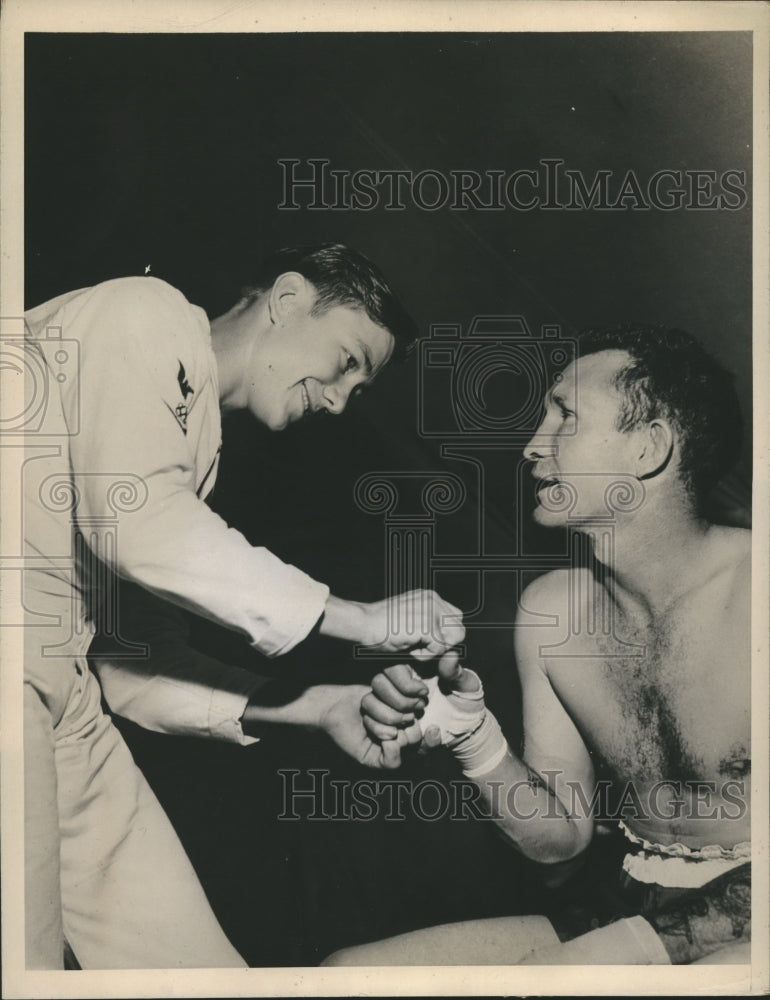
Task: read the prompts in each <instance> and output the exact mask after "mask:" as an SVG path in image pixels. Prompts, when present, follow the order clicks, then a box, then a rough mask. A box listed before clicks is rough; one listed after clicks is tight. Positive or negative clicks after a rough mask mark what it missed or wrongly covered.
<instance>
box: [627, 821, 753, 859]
mask: <svg viewBox="0 0 770 1000" xmlns="http://www.w3.org/2000/svg"><path fill="white" fill-rule="evenodd" d="M619 825H620V829H621V830H622V831H623V833H624V834H625V835H626V838H627V839H628V840H630V841H631V843H632V844H641V846H642V847H643V848H644V850H645V851H649V852H650V853H651V854H661V855H667V856H668V857H673V858H689V859H691V860H692V861H710V860H715V859H717V858H719V859H722V860H725V861H737V860H741V859H744V858H745V859H746V860H747V861H748V860H750V858H751V841H750V840H744V841H743V842H742V843H740V844H736V845H735V847H722V845H721V844H709V845H708V846H707V847H697V848H696V847H688V846H687V845H686V844H679V843H677V844H656V843H653V841H651V840H645V839H644V838H643V837H637V835H636V834H635V833H632V832H631V831H630V830H629V829H628V827H627V826H626V824H625V823H624V822H623V820H621V821H620V824H619Z"/></svg>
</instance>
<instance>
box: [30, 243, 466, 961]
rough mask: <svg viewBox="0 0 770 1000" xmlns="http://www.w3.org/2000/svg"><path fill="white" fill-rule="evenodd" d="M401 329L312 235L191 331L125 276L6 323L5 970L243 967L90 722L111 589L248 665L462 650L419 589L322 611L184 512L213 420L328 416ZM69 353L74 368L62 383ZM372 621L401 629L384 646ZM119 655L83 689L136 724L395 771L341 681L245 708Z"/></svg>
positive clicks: (387, 353) (200, 509)
mask: <svg viewBox="0 0 770 1000" xmlns="http://www.w3.org/2000/svg"><path fill="white" fill-rule="evenodd" d="M413 333H414V328H413V325H412V323H411V321H410V320H409V317H408V316H407V314H406V313H405V311H404V310H403V307H402V306H401V305H400V303H399V302H398V300H397V299H396V298H395V297H394V295H393V293H392V292H391V290H390V289H389V287H388V286H387V284H386V283H385V281H384V279H383V278H382V276H381V274H380V273H379V272H378V271H377V269H376V268H375V267H374V266H373V265H372V264H371V263H370V262H369V261H367V260H366V259H365V258H363V257H362V256H361V255H359V254H357V253H355V252H354V251H351V250H349V249H348V248H345V247H343V246H340V245H333V244H325V245H322V246H320V247H315V248H297V249H294V250H288V251H281V252H280V253H279V254H276V255H275V256H274V257H273V258H271V259H270V260H269V261H267V262H266V264H265V266H264V269H263V271H262V273H261V275H260V277H259V279H258V281H257V283H256V284H255V286H254V287H253V288H252V289H250V290H248V291H247V292H246V293H245V294H244V296H243V298H242V299H241V301H239V302H238V303H237V304H236V305H235V306H234V307H233V308H232V309H231V310H230V311H229V312H228V313H226V314H225V315H224V316H221V317H219V318H218V319H217V320H215V321H213V322H212V323H211V324H209V321H208V319H207V317H206V315H205V313H204V312H203V311H202V310H201V309H199V308H197V307H196V306H193V305H191V304H190V303H189V302H188V301H187V300H186V299H185V298H184V296H183V295H182V294H181V293H180V292H178V291H177V290H176V289H174V288H172V287H171V286H169V285H167V284H165V283H164V282H162V281H158V280H156V279H154V278H147V277H145V278H124V279H118V280H115V281H108V282H105V283H103V284H101V285H97V286H95V287H93V288H86V289H82V290H80V291H76V292H72V293H68V294H65V295H62V296H60V297H59V298H57V299H54V300H52V301H50V302H47V303H45V304H43V305H41V306H39V307H37V308H36V309H33V310H31V311H30V312H29V313H28V315H27V350H28V352H29V357H30V366H29V369H28V370H29V371H36V372H37V373H38V376H39V379H38V381H39V383H40V384H39V385H37V386H36V389H38V390H39V389H40V388H41V386H42V389H43V392H44V396H43V399H44V411H45V412H44V419H43V423H42V425H41V428H40V432H39V433H38V434H37V435H36V436H35V450H34V453H31V457H30V458H29V459H28V460H27V462H26V463H25V468H24V477H23V485H24V524H25V531H24V535H25V538H24V543H25V557H26V566H27V567H28V568H27V570H26V571H25V582H24V607H25V624H26V627H25V788H26V792H25V827H26V857H25V867H26V879H27V891H26V926H27V954H26V964H27V967H28V968H34V969H55V968H61V967H62V963H63V952H64V943H65V940H66V942H67V944H68V945H69V946H70V948H71V949H72V950H73V951H74V953H75V955H76V957H77V960H78V962H79V964H80V965H81V967H82V968H136V967H148V968H157V967H172V968H173V967H207V966H242V965H243V964H244V962H243V960H242V959H241V958H240V956H239V955H238V954H237V952H236V951H235V950H234V949H233V948H232V946H231V945H230V944H229V942H228V941H227V939H226V938H225V936H224V934H223V932H222V931H221V929H220V928H219V925H218V923H217V921H216V919H215V917H214V915H213V913H212V912H211V910H210V908H209V906H208V903H207V901H206V899H205V896H204V894H203V891H202V889H201V887H200V885H199V883H198V880H197V878H196V876H195V874H194V872H193V870H192V867H191V866H190V864H189V861H188V859H187V858H186V856H185V854H184V851H183V849H182V846H181V844H180V843H179V841H178V839H177V838H176V835H175V834H174V831H173V830H172V828H171V826H170V824H169V822H168V820H167V818H166V816H165V814H164V813H163V811H162V809H161V808H160V805H159V804H158V802H157V800H156V799H155V797H154V796H153V794H152V792H151V791H150V789H149V787H148V785H147V783H146V781H145V779H144V778H143V776H142V774H141V773H140V772H139V770H138V769H137V768H136V766H135V765H134V763H133V760H132V759H131V756H130V754H129V752H128V749H127V748H126V746H125V744H124V742H123V740H122V738H121V737H120V735H119V733H118V732H117V730H116V729H115V727H114V726H113V724H112V723H111V721H110V719H109V717H108V716H107V715H105V714H104V713H103V712H102V709H101V704H100V702H101V692H100V689H99V684H98V683H97V681H96V679H95V678H94V676H93V675H92V674H91V673H90V672H89V669H88V666H87V664H86V660H85V656H86V653H87V651H88V648H89V645H90V642H91V639H92V634H93V631H94V625H93V622H94V619H95V618H97V617H101V620H102V623H103V624H104V623H105V622H106V625H107V631H111V632H112V634H113V635H115V636H118V637H119V636H120V631H121V626H120V620H119V619H118V620H117V621H116V620H115V614H116V608H117V607H118V604H117V600H116V592H117V590H118V589H120V588H121V587H123V586H124V583H123V581H130V584H128V586H130V587H131V588H134V598H135V600H134V602H133V604H134V607H136V606H137V604H138V605H141V604H144V605H145V609H144V612H142V613H146V614H147V616H148V618H149V619H152V616H153V614H154V613H156V612H158V614H160V618H158V617H156V619H155V621H156V623H157V621H160V620H162V619H164V616H165V620H169V619H168V616H167V613H166V612H159V611H158V609H159V608H160V607H161V606H165V605H166V604H167V602H171V604H172V605H177V606H179V607H181V608H184V609H187V610H188V611H193V612H195V613H197V614H200V615H203V616H205V617H208V618H211V619H212V620H214V621H216V622H219V623H220V624H223V625H225V626H228V627H229V628H231V629H234V630H236V631H238V632H240V633H242V634H243V635H244V636H246V637H247V639H248V641H249V642H250V643H251V644H252V645H253V647H254V648H255V649H257V650H259V651H260V652H262V653H264V654H266V655H268V656H277V655H280V654H282V653H285V652H287V651H288V650H290V649H292V648H293V647H294V646H295V645H296V644H297V643H299V642H301V641H302V640H303V639H304V638H305V637H306V636H307V634H308V633H309V632H310V630H311V629H312V628H313V627H314V626H316V625H318V628H319V631H320V632H321V633H322V634H326V635H329V636H335V637H338V638H341V639H345V640H349V641H350V642H354V643H360V644H364V645H368V646H372V647H374V648H377V649H380V650H382V651H386V652H396V651H401V650H403V651H411V652H412V654H413V655H415V656H417V657H418V658H428V657H431V656H435V655H437V654H439V653H441V652H443V651H444V650H446V649H447V648H449V647H451V646H453V645H455V644H456V643H457V642H459V641H461V640H462V637H463V629H462V625H461V615H460V613H459V612H458V611H457V609H456V608H454V607H452V606H451V605H449V604H447V603H446V602H443V601H442V600H441V599H440V598H438V597H437V596H436V595H435V594H432V593H427V592H420V593H418V594H416V595H401V596H400V597H399V598H396V599H395V600H396V601H398V602H399V604H400V608H399V612H400V613H399V615H398V616H395V615H392V613H391V611H392V609H390V608H389V607H388V604H387V602H385V601H382V602H378V603H375V604H360V603H356V602H351V601H343V600H340V599H338V598H336V597H334V596H333V595H331V594H330V593H329V590H328V588H327V587H325V586H324V585H322V584H320V583H318V582H316V581H315V580H312V579H311V578H310V577H308V576H307V575H305V574H304V573H302V572H301V571H300V570H298V569H296V568H294V567H292V566H288V565H286V564H284V563H282V562H281V561H280V560H279V559H277V558H276V557H275V556H273V555H272V554H271V553H269V552H268V551H266V550H265V549H263V548H254V547H252V546H251V545H249V543H248V542H247V541H246V539H245V538H244V537H243V536H242V535H241V534H239V533H238V532H237V531H235V530H233V529H231V528H228V526H227V525H226V524H225V523H224V522H223V521H222V520H221V518H219V517H218V516H217V515H216V514H214V513H213V512H212V511H211V510H210V509H209V508H208V507H207V506H206V505H205V503H204V498H205V497H206V495H207V494H208V492H209V491H210V490H211V488H212V486H213V483H214V479H215V475H216V466H217V459H218V454H219V448H220V440H221V426H220V409H221V410H232V409H248V410H249V411H250V412H251V413H252V414H253V415H254V416H255V417H256V418H257V419H258V420H260V421H261V422H262V423H263V424H265V425H266V426H267V427H269V428H271V429H273V430H281V429H283V428H284V427H286V426H287V425H288V424H289V423H292V422H294V421H296V420H299V419H301V418H302V417H304V416H305V415H306V414H309V413H311V412H316V411H324V410H325V411H327V412H329V413H341V412H342V411H343V410H344V409H345V406H346V404H347V402H348V399H349V398H350V396H351V394H353V393H354V392H356V391H360V390H361V389H362V388H363V387H364V386H366V385H368V384H369V383H370V382H371V381H372V380H373V379H374V378H375V377H376V375H377V374H378V372H379V371H380V370H381V369H382V368H383V367H384V366H385V364H387V362H388V361H389V359H390V358H391V356H392V355H393V354H394V353H395V352H397V351H403V350H404V346H405V342H406V341H411V339H413ZM73 353H74V354H76V355H77V357H78V361H79V364H78V366H77V372H76V377H71V376H72V373H71V372H69V371H68V372H67V373H66V374H65V372H64V371H63V365H64V362H65V361H67V360H68V359H69V358H71V356H72V354H73ZM118 580H119V581H120V585H118V583H117V581H118ZM105 595H106V597H107V600H106V601H105ZM99 609H100V610H99ZM393 620H399V621H401V622H404V625H403V626H402V627H401V628H400V629H399V630H397V631H396V632H395V633H394V632H393V630H392V629H391V631H390V633H389V631H388V623H389V622H391V621H393ZM164 628H165V626H161V629H160V633H159V632H158V631H157V629H156V631H155V633H153V632H152V627H150V628H149V630H148V635H150V636H153V637H154V638H155V637H159V636H160V635H161V634H162V633H163V629H164ZM170 628H171V632H172V633H173V631H174V628H175V626H174V625H173V624H172V625H171V626H170ZM166 634H169V633H166ZM154 638H153V641H154ZM159 641H161V640H160V639H159ZM133 662H134V666H133V668H132V669H126V670H125V671H122V670H121V663H120V661H119V660H115V659H112V660H109V661H105V663H104V664H103V666H102V683H103V686H104V692H105V696H106V698H107V700H108V702H109V703H110V704H111V705H112V707H113V708H114V709H115V710H117V711H120V712H125V714H127V715H129V716H130V717H132V718H135V719H136V721H139V722H141V723H142V724H146V725H150V726H151V727H152V728H160V729H166V730H167V731H172V732H195V733H198V734H203V735H210V736H214V737H220V738H224V739H230V740H236V741H238V742H249V741H250V739H251V737H250V736H249V735H248V733H249V732H253V730H254V727H256V726H258V724H259V722H260V720H266V721H281V722H288V723H295V724H304V725H314V726H318V727H320V728H323V729H325V730H326V731H327V732H329V733H330V735H332V737H333V738H334V739H335V740H336V741H337V742H338V743H339V744H340V745H341V746H343V747H344V748H345V749H346V750H348V751H349V752H350V753H352V754H353V755H354V756H355V757H356V758H357V759H359V760H361V761H362V762H364V763H368V764H370V765H372V766H379V767H383V766H394V765H395V763H396V762H397V744H398V743H399V742H402V743H403V741H404V739H405V737H400V739H399V740H396V741H395V742H394V743H393V745H392V747H385V748H380V747H378V746H376V745H375V744H374V743H372V742H371V741H370V740H369V738H368V737H367V735H366V733H365V732H364V730H363V727H362V723H361V717H360V714H359V710H358V705H359V702H360V698H361V694H362V690H363V689H362V688H360V687H359V686H355V687H351V688H340V687H333V686H318V687H316V688H311V689H310V690H309V691H307V692H306V693H305V694H304V695H303V696H301V697H300V698H299V699H298V700H297V701H295V702H294V703H292V704H290V705H287V706H283V707H281V708H265V709H261V708H260V706H259V704H258V698H257V696H256V691H257V688H258V681H257V680H256V679H255V678H254V677H253V676H252V675H251V674H249V673H248V672H246V671H239V670H238V669H237V668H232V670H229V671H223V670H222V669H221V665H219V664H217V665H214V664H213V663H212V662H211V661H208V662H207V661H205V659H196V658H194V657H190V658H187V657H185V658H184V660H183V662H180V663H179V664H178V670H177V671H176V673H175V674H174V676H169V675H168V673H167V672H165V671H164V672H163V675H162V676H161V675H159V674H158V673H157V672H156V671H155V668H154V667H152V666H150V665H149V664H150V663H151V662H152V661H147V664H146V665H145V666H144V667H141V666H139V665H138V664H141V662H142V661H141V658H140V659H139V660H135V661H133ZM244 727H245V728H246V733H244Z"/></svg>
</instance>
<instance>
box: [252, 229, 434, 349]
mask: <svg viewBox="0 0 770 1000" xmlns="http://www.w3.org/2000/svg"><path fill="white" fill-rule="evenodd" d="M287 271H296V272H297V273H298V274H301V275H302V276H303V277H304V278H306V279H307V280H308V281H309V282H310V284H311V285H313V287H314V288H315V290H316V299H315V302H314V303H313V308H312V309H311V315H313V316H321V315H323V314H324V313H325V312H326V311H327V310H329V309H331V308H332V306H353V307H355V308H362V309H364V310H365V311H366V314H367V316H368V317H369V319H370V320H371V321H372V322H373V323H377V325H378V326H382V327H384V328H385V329H386V330H388V331H389V332H390V333H391V334H392V335H393V339H394V341H395V343H394V348H393V358H394V360H396V361H400V360H403V359H404V358H405V357H406V356H407V355H408V354H409V353H410V351H411V350H412V348H413V346H414V343H415V341H416V339H417V324H416V323H415V322H414V320H413V319H412V317H411V316H410V315H409V313H408V312H407V311H406V309H405V308H404V306H403V305H402V304H401V302H400V301H399V299H398V298H397V297H396V295H395V293H394V292H393V290H392V289H391V287H390V285H389V284H388V283H387V281H386V280H385V277H384V275H383V274H382V272H381V271H380V270H379V268H378V267H376V266H375V265H374V264H373V263H372V262H371V261H370V260H369V259H368V258H367V257H364V255H363V254H362V253H359V252H358V251H357V250H353V249H352V248H351V247H348V246H345V245H344V244H343V243H320V244H316V245H314V246H313V245H308V246H297V247H286V248H284V249H283V250H278V251H276V252H275V253H273V254H271V255H270V256H269V257H267V258H266V259H265V260H264V261H263V262H262V265H261V267H260V268H259V271H258V273H257V275H256V278H255V280H254V281H253V282H252V283H251V284H249V285H247V286H246V287H245V288H244V289H243V291H242V293H241V294H242V302H243V305H244V307H247V306H249V305H251V304H252V303H253V302H254V301H256V300H257V299H258V298H259V297H260V296H261V295H262V294H263V293H264V292H266V291H269V289H270V288H272V286H273V283H274V282H275V280H276V278H278V277H279V276H280V275H281V274H285V273H286V272H287Z"/></svg>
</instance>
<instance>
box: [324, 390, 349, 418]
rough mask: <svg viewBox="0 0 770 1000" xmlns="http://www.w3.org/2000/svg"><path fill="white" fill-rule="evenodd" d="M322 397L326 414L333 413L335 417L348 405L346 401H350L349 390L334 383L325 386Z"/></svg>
mask: <svg viewBox="0 0 770 1000" xmlns="http://www.w3.org/2000/svg"><path fill="white" fill-rule="evenodd" d="M323 395H324V403H325V404H326V410H327V412H328V413H333V414H334V415H335V416H337V415H339V414H340V413H342V412H343V411H344V409H345V407H346V406H347V405H348V399H350V389H349V388H347V387H345V386H341V385H338V384H337V383H334V384H333V385H327V386H325V387H324V392H323Z"/></svg>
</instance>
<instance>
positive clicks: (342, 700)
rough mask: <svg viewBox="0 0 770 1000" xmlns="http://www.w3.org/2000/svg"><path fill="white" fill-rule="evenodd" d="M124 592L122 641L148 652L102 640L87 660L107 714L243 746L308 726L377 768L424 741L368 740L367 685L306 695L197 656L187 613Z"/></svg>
mask: <svg viewBox="0 0 770 1000" xmlns="http://www.w3.org/2000/svg"><path fill="white" fill-rule="evenodd" d="M120 593H121V603H120V609H121V614H120V623H119V624H120V635H121V638H122V639H123V640H128V641H130V642H133V643H143V644H145V645H146V647H147V655H146V656H144V657H136V658H131V659H126V658H123V657H118V656H116V655H115V654H116V652H123V651H124V650H125V646H124V647H122V649H121V648H118V647H116V646H115V644H114V643H112V642H108V641H106V640H104V639H102V640H97V642H96V643H95V648H94V651H93V653H92V654H91V656H90V660H91V665H92V666H93V667H94V670H95V671H96V673H97V675H98V677H99V680H100V682H101V686H102V690H103V692H104V696H105V699H106V701H107V704H108V705H109V707H110V709H111V710H112V711H113V712H116V713H117V714H118V715H122V716H124V717H125V718H127V719H130V720H131V721H132V722H135V723H136V724H137V725H140V726H143V727H144V728H145V729H151V730H153V731H155V732H161V733H170V734H176V735H184V736H197V737H204V738H209V739H217V740H225V741H229V742H234V743H240V744H243V745H246V744H249V743H254V742H256V741H257V740H258V739H260V738H261V737H263V736H266V735H267V734H268V733H269V732H270V729H271V727H272V726H275V725H294V726H303V727H305V728H307V729H315V730H319V731H321V732H325V733H326V734H327V735H328V736H329V737H330V739H332V740H333V741H334V742H335V743H336V744H337V745H338V746H339V747H340V748H341V749H342V750H344V751H345V752H346V753H348V754H350V756H351V757H353V758H354V759H355V760H357V761H358V762H359V763H361V764H364V765H366V766H368V767H374V768H393V767H397V766H398V765H399V764H400V754H401V751H402V749H403V748H404V747H405V746H407V745H408V743H409V742H410V740H411V741H415V740H416V739H419V736H418V734H416V733H412V734H408V735H407V734H406V733H405V732H404V730H403V729H401V730H399V729H396V728H395V727H392V728H389V729H388V730H387V732H388V737H389V739H388V741H387V742H386V743H384V744H380V743H379V742H378V741H372V739H371V738H370V736H369V734H368V733H367V731H366V730H365V729H364V725H363V721H362V718H361V711H360V705H361V698H362V697H363V695H365V694H366V692H367V691H368V688H366V687H364V686H362V685H358V684H356V685H332V684H319V685H314V686H312V687H309V688H302V687H298V686H296V685H291V684H289V683H287V682H281V681H275V680H273V679H271V678H266V677H260V676H258V675H257V674H254V673H252V672H251V671H250V670H246V669H243V668H241V667H237V666H234V665H232V664H229V663H225V662H223V661H221V660H218V659H216V658H215V657H213V656H208V655H206V654H205V653H202V652H200V651H199V650H197V649H195V648H194V647H193V646H192V645H191V644H190V626H189V623H188V617H187V615H186V614H185V613H184V612H183V611H181V609H179V608H177V607H175V606H174V605H172V604H169V603H168V602H166V601H162V600H160V599H159V598H157V597H155V596H154V595H153V594H150V593H149V592H148V591H145V590H143V589H142V588H141V587H136V586H133V585H131V584H128V583H125V582H122V583H121V584H120Z"/></svg>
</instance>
